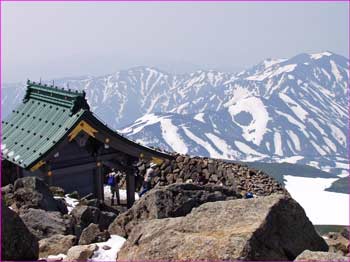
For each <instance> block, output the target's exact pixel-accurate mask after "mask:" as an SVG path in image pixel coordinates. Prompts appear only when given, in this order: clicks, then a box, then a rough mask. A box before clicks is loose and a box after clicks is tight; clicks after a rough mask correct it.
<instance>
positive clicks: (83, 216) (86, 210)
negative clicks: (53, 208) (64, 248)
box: [71, 205, 117, 237]
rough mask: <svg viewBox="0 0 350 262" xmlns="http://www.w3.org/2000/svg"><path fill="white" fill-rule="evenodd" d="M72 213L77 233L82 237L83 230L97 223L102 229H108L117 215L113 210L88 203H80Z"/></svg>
mask: <svg viewBox="0 0 350 262" xmlns="http://www.w3.org/2000/svg"><path fill="white" fill-rule="evenodd" d="M71 215H72V217H73V220H74V224H75V230H74V231H75V234H76V235H77V236H78V237H80V235H81V233H82V232H83V230H84V229H85V228H86V227H87V226H89V225H90V224H91V223H92V224H97V225H98V226H99V228H100V229H101V230H106V229H108V226H109V225H110V224H111V223H112V222H113V221H114V219H115V218H116V217H117V215H116V214H115V213H113V212H107V211H101V210H100V209H99V208H97V207H94V206H87V205H78V206H76V207H75V208H74V209H73V210H72V211H71Z"/></svg>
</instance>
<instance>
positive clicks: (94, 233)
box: [79, 223, 110, 245]
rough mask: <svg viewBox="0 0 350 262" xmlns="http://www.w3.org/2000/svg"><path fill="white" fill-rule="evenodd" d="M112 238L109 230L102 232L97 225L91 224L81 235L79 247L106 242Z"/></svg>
mask: <svg viewBox="0 0 350 262" xmlns="http://www.w3.org/2000/svg"><path fill="white" fill-rule="evenodd" d="M109 238H110V235H109V233H108V231H107V230H104V231H102V232H101V230H100V228H99V226H98V225H96V224H92V223H91V224H90V225H89V226H88V227H86V228H85V229H84V230H83V232H82V233H81V235H80V239H79V245H88V244H92V243H97V242H106V241H107V240H108V239H109Z"/></svg>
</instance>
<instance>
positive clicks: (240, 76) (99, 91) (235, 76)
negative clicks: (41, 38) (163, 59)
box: [2, 51, 349, 174]
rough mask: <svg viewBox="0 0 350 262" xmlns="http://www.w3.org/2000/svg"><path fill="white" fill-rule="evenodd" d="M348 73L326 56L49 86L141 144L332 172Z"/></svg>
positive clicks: (342, 61)
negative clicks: (79, 99) (63, 89)
mask: <svg viewBox="0 0 350 262" xmlns="http://www.w3.org/2000/svg"><path fill="white" fill-rule="evenodd" d="M348 66H349V60H348V59H347V58H345V57H343V56H339V55H336V54H334V53H331V52H329V51H326V52H322V53H317V54H305V53H303V54H299V55H296V56H294V57H292V58H290V59H285V58H284V59H266V60H263V61H261V62H260V63H258V64H257V65H255V66H253V67H251V68H248V69H247V70H244V71H242V72H239V73H229V72H228V73H227V72H218V71H215V70H197V71H195V72H191V73H186V74H170V73H167V72H165V71H162V70H158V69H157V68H154V67H133V68H130V69H127V70H121V71H118V72H116V73H113V74H108V75H104V76H101V77H91V76H89V77H85V78H84V77H78V78H65V79H56V80H55V84H56V85H59V86H66V85H69V87H70V88H72V89H84V90H85V91H86V93H87V98H88V101H89V104H90V106H91V109H92V111H94V112H95V113H96V114H97V115H98V116H100V117H101V118H102V119H103V120H104V121H105V122H106V123H108V125H110V126H112V127H113V128H115V129H119V131H120V132H121V133H122V134H123V135H125V136H127V137H128V138H130V139H132V140H136V141H139V142H142V143H144V144H146V145H148V146H160V147H162V148H164V149H166V150H168V151H180V153H188V154H191V155H202V156H211V157H221V158H226V159H236V160H242V161H251V160H252V161H255V160H259V161H261V160H263V161H272V162H273V161H275V162H278V161H284V160H286V159H287V160H289V161H291V162H296V163H300V164H309V165H313V166H316V167H319V168H322V169H323V170H329V171H331V172H336V173H338V174H339V172H344V171H345V169H346V164H347V159H346V144H347V143H348V137H347V136H346V134H347V132H346V130H347V126H346V123H347V120H348V116H347V110H346V107H347V82H348V78H349V75H348V74H349V73H348ZM13 86H14V85H12V87H13ZM8 87H11V85H8ZM23 91H24V85H22V87H18V88H10V89H9V88H4V89H3V93H4V96H3V98H2V104H3V105H4V104H7V105H8V109H11V108H13V107H14V104H16V103H18V102H19V101H20V99H21V98H22V94H21V92H23ZM2 108H4V106H3V107H2ZM6 113H8V112H6V109H5V114H6ZM162 127H163V128H162ZM166 129H168V131H166ZM136 131H137V132H136Z"/></svg>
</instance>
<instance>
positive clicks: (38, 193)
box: [5, 177, 68, 214]
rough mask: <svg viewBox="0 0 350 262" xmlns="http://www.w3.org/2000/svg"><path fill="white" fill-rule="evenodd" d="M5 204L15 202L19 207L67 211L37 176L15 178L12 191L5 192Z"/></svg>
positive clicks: (64, 212) (62, 203)
mask: <svg viewBox="0 0 350 262" xmlns="http://www.w3.org/2000/svg"><path fill="white" fill-rule="evenodd" d="M5 198H6V204H7V205H12V204H15V205H16V206H17V208H19V209H28V208H37V209H43V210H46V211H59V212H61V213H63V214H66V213H67V212H68V210H67V207H66V205H65V204H64V202H63V201H62V200H56V199H55V198H54V197H53V194H52V192H51V191H50V189H49V187H48V186H47V185H46V184H45V182H44V181H42V180H41V179H39V178H37V177H24V178H20V179H17V180H16V181H15V184H14V187H13V193H10V194H6V195H5Z"/></svg>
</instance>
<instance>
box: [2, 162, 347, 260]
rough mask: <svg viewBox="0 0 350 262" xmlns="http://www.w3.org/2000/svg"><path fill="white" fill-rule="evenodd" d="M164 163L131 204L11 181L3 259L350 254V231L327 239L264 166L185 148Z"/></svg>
mask: <svg viewBox="0 0 350 262" xmlns="http://www.w3.org/2000/svg"><path fill="white" fill-rule="evenodd" d="M148 164H149V163H146V162H140V163H139V164H138V168H139V170H140V174H141V176H142V175H143V174H144V170H145V169H146V168H147V165H148ZM156 172H157V174H158V176H157V177H156V179H155V180H154V181H153V183H154V186H155V187H154V189H152V190H151V191H149V192H147V193H146V194H145V195H144V196H143V197H142V198H141V199H139V200H138V201H136V202H135V204H134V205H133V206H132V208H130V209H129V210H125V211H123V210H122V209H120V208H119V209H115V208H113V207H110V206H107V205H105V204H101V203H99V202H98V201H97V200H96V199H87V198H80V197H79V196H78V195H77V194H70V195H69V197H68V195H66V194H65V192H64V191H63V189H60V188H57V187H51V188H49V187H48V186H47V185H46V184H45V183H44V182H43V181H41V180H40V179H38V178H35V177H26V178H21V179H18V180H17V181H15V183H14V184H13V185H12V184H9V185H7V186H6V187H3V188H2V196H3V198H2V199H3V202H2V210H3V213H2V214H3V217H2V218H3V219H2V223H3V224H2V225H3V226H2V236H3V238H2V240H3V241H2V256H3V257H2V259H3V260H38V259H39V258H40V259H45V260H50V259H58V257H57V255H59V257H60V259H64V260H67V261H68V260H69V261H72V260H88V259H93V260H94V259H95V260H96V257H97V258H98V257H99V258H100V260H104V261H106V260H144V259H146V260H182V259H184V260H185V259H186V260H188V259H212V260H223V259H224V260H257V261H258V260H286V261H287V260H288V261H293V260H295V259H297V260H298V261H299V260H309V261H312V260H315V259H316V260H317V259H318V258H327V260H328V261H330V260H338V259H341V260H342V261H349V257H348V256H349V251H348V250H349V244H348V243H349V231H348V230H345V231H344V232H343V233H342V234H333V235H329V236H328V239H327V240H326V241H325V240H324V239H323V238H322V237H320V236H319V235H318V234H317V232H316V231H315V229H314V227H313V225H312V224H311V222H310V221H309V219H308V218H307V216H306V215H305V212H304V210H303V208H302V207H301V206H300V205H299V204H298V203H297V202H296V201H295V200H293V199H292V198H291V197H290V196H289V194H288V192H287V191H286V190H285V189H284V188H283V187H282V186H281V185H279V184H278V183H277V182H276V181H275V180H274V179H272V178H270V177H269V176H268V175H266V174H264V173H263V172H261V171H259V170H253V169H249V168H248V167H246V166H244V165H239V164H235V163H225V162H223V161H217V160H212V159H203V158H189V157H187V156H177V157H176V160H174V161H167V162H165V163H164V164H163V165H162V166H160V167H159V168H157V170H156ZM246 192H253V193H254V195H255V198H252V199H245V198H244V196H245V193H246ZM64 196H65V197H64ZM73 199H74V202H75V203H76V204H75V205H73V206H72V205H71V202H72V201H73ZM123 237H124V238H125V239H126V240H125V239H124V238H123ZM344 239H345V240H344ZM115 240H118V241H119V242H116V241H115ZM124 241H125V243H124ZM106 254H108V256H106ZM52 255H55V257H52ZM345 255H347V256H345ZM60 259H59V260H60Z"/></svg>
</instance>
